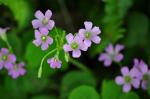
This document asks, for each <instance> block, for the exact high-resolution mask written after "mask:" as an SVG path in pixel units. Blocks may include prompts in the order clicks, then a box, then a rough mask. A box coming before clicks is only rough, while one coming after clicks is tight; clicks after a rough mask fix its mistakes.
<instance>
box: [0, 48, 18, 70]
mask: <svg viewBox="0 0 150 99" xmlns="http://www.w3.org/2000/svg"><path fill="white" fill-rule="evenodd" d="M14 62H16V56H15V55H14V54H11V53H9V51H8V49H6V48H2V49H1V51H0V69H2V68H3V67H5V68H6V69H9V68H12V67H13V63H14Z"/></svg>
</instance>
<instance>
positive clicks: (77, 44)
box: [64, 33, 88, 58]
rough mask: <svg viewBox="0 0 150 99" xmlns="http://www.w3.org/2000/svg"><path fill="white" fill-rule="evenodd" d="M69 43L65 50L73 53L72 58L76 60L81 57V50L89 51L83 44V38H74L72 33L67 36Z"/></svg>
mask: <svg viewBox="0 0 150 99" xmlns="http://www.w3.org/2000/svg"><path fill="white" fill-rule="evenodd" d="M66 39H67V43H68V44H65V45H64V50H65V51H66V52H70V51H72V56H73V57H74V58H78V57H80V56H81V50H82V51H87V48H88V47H87V46H85V44H84V43H83V40H82V38H80V37H79V36H78V35H76V36H73V35H72V34H71V33H69V34H68V35H67V36H66Z"/></svg>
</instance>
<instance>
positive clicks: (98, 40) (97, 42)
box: [92, 36, 101, 44]
mask: <svg viewBox="0 0 150 99" xmlns="http://www.w3.org/2000/svg"><path fill="white" fill-rule="evenodd" d="M92 41H93V42H94V43H96V44H99V43H100V41H101V39H100V37H99V36H94V37H92Z"/></svg>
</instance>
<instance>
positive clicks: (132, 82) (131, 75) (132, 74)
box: [115, 67, 140, 92]
mask: <svg viewBox="0 0 150 99" xmlns="http://www.w3.org/2000/svg"><path fill="white" fill-rule="evenodd" d="M136 72H137V71H136V69H134V68H133V69H131V70H130V71H129V68H128V67H123V68H122V69H121V73H122V75H123V76H117V77H116V79H115V81H116V83H117V84H118V85H123V91H124V92H129V91H130V90H131V87H132V86H133V87H134V88H136V89H137V88H139V85H140V80H139V79H137V78H136Z"/></svg>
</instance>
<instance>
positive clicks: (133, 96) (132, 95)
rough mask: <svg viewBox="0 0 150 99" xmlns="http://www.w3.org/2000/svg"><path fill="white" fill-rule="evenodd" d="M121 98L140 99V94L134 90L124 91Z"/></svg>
mask: <svg viewBox="0 0 150 99" xmlns="http://www.w3.org/2000/svg"><path fill="white" fill-rule="evenodd" d="M119 99H140V98H139V96H138V95H137V94H136V93H134V92H129V93H123V94H122V95H121V96H120V98H119Z"/></svg>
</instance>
